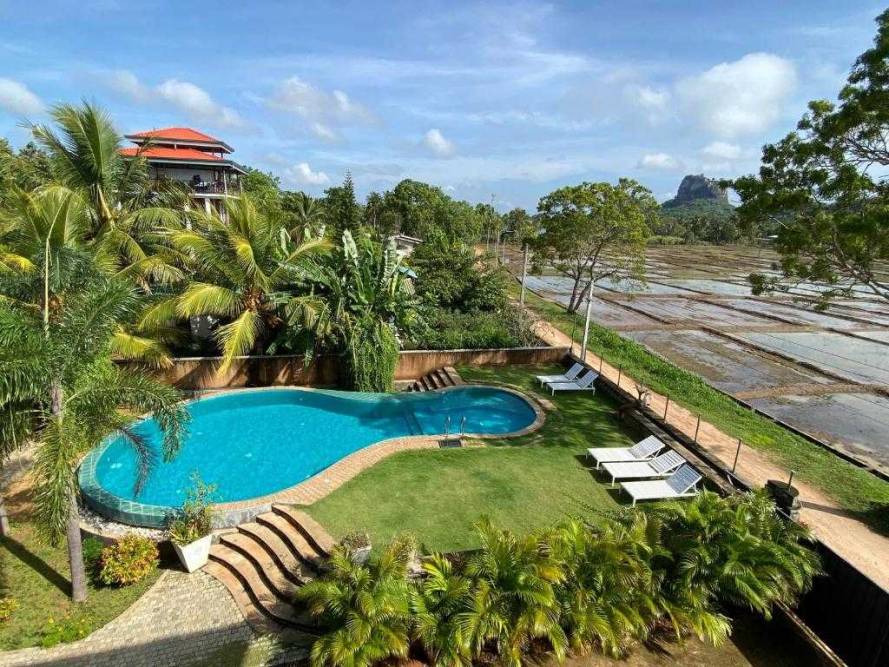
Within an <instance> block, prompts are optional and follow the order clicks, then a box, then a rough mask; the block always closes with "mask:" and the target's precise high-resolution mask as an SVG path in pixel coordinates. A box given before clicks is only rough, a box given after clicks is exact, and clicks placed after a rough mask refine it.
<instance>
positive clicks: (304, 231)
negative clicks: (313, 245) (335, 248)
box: [283, 192, 324, 241]
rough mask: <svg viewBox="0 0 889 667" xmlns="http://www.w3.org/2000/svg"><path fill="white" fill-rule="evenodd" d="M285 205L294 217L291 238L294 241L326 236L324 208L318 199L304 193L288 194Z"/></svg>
mask: <svg viewBox="0 0 889 667" xmlns="http://www.w3.org/2000/svg"><path fill="white" fill-rule="evenodd" d="M283 204H284V208H285V210H287V211H288V212H290V213H291V214H292V217H293V226H292V227H291V228H290V236H291V238H292V239H293V240H294V241H299V240H300V239H306V238H312V237H314V236H324V208H323V207H322V206H321V202H320V201H319V200H318V199H315V198H314V197H311V196H309V195H307V194H306V193H304V192H293V193H292V192H286V193H284V202H283Z"/></svg>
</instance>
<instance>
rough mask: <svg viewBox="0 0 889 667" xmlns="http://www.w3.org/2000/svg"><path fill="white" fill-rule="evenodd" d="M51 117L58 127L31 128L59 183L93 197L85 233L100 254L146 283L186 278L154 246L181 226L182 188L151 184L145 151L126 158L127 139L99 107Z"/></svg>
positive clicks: (69, 108) (64, 109)
mask: <svg viewBox="0 0 889 667" xmlns="http://www.w3.org/2000/svg"><path fill="white" fill-rule="evenodd" d="M50 115H51V116H52V118H53V120H54V121H55V123H56V125H57V129H54V128H52V127H49V126H46V125H32V127H31V130H32V133H33V135H34V138H35V139H36V141H37V142H38V143H39V144H40V145H41V146H42V147H43V148H44V149H45V150H46V151H47V153H48V154H49V158H50V164H51V165H52V170H53V175H54V176H55V178H56V180H57V181H58V182H59V183H60V184H61V185H64V186H65V187H67V188H69V189H71V190H75V191H78V192H81V193H83V195H84V197H85V199H86V201H87V202H88V207H89V210H90V213H91V220H90V226H89V229H88V230H86V232H85V236H86V238H87V239H88V240H89V241H91V242H92V244H93V245H94V251H95V252H96V254H97V257H98V258H99V259H100V260H101V261H103V262H104V263H106V264H107V266H108V267H109V268H111V269H114V270H117V271H126V272H127V273H129V274H130V275H132V276H134V277H137V278H139V279H141V280H142V281H143V282H144V285H146V286H147V284H148V282H149V281H150V282H161V283H170V282H175V281H178V280H181V279H182V275H181V274H180V273H179V272H178V271H177V270H176V269H175V268H174V267H172V266H171V265H170V264H169V263H168V262H166V261H165V260H164V258H163V256H162V254H158V253H157V252H156V248H155V246H156V245H157V242H158V240H159V238H160V236H159V234H160V232H161V231H162V230H164V229H169V228H176V227H181V226H182V222H183V220H182V219H183V213H182V208H183V206H184V205H185V204H187V202H188V199H187V196H186V194H185V191H184V190H183V189H182V188H178V187H175V186H174V185H172V184H168V185H167V186H165V187H158V186H157V185H154V186H151V184H150V183H149V179H148V168H147V164H146V162H145V160H144V159H143V158H142V157H141V151H140V153H137V154H136V155H135V156H133V157H124V156H123V155H121V153H120V148H121V142H122V138H121V136H120V135H119V134H118V133H117V131H116V130H115V129H114V125H113V123H112V122H111V118H110V117H109V116H108V114H107V113H106V112H105V111H103V110H102V109H100V108H99V107H98V106H96V105H94V104H91V103H89V102H83V103H82V104H81V105H80V106H74V105H70V104H61V105H58V106H56V107H54V108H53V109H52V111H51V112H50ZM159 190H160V192H159Z"/></svg>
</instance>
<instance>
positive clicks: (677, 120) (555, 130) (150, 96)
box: [0, 0, 882, 209]
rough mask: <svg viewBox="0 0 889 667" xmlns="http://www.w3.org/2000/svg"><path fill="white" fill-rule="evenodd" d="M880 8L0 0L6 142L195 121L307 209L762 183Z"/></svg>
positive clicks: (867, 39) (838, 79)
mask: <svg viewBox="0 0 889 667" xmlns="http://www.w3.org/2000/svg"><path fill="white" fill-rule="evenodd" d="M881 9H882V7H881V6H880V5H878V4H874V3H872V2H856V1H855V0H846V1H844V2H836V1H835V0H829V1H823V2H822V1H819V0H805V1H798V0H784V1H782V2H774V0H771V1H769V2H761V1H760V0H745V1H744V2H740V1H737V0H731V1H729V2H713V1H712V0H707V1H705V2H697V1H689V0H687V1H683V2H667V1H663V2H656V1H654V0H650V1H648V2H640V1H633V0H619V1H610V0H603V1H600V2H573V3H572V2H565V3H552V4H547V3H536V2H506V3H503V4H497V3H491V2H486V3H479V4H474V3H462V2H423V1H414V2H388V3H374V2H366V1H365V2H345V1H343V2H337V3H311V4H310V3H295V2H286V1H281V2H277V1H276V2H272V1H263V0H255V1H248V2H243V1H242V2H239V3H228V2H220V3H214V4H212V5H207V4H206V3H194V2H192V3H187V2H172V1H170V2H163V1H161V0H155V1H148V0H145V1H142V0H104V1H100V2H89V1H86V0H82V1H80V2H53V1H51V0H45V1H44V2H41V3H39V4H37V5H35V4H33V3H27V2H20V1H19V0H0V135H2V136H6V137H7V138H9V139H10V140H11V141H12V143H13V144H14V145H21V144H22V143H23V142H24V141H26V140H27V132H26V130H25V129H24V128H23V127H22V122H23V120H24V119H30V120H34V121H41V120H44V119H45V117H46V116H45V114H46V110H47V109H48V108H49V107H51V105H53V104H55V103H58V102H76V101H78V100H79V99H81V98H87V99H91V100H95V101H97V102H99V103H100V104H102V105H103V106H105V107H106V108H107V109H108V110H109V112H110V113H111V114H112V115H113V117H114V119H115V121H116V123H117V125H118V127H119V129H120V130H121V131H122V132H124V133H126V132H133V131H139V130H145V129H150V128H156V127H166V126H171V125H186V126H191V127H195V128H197V129H200V130H203V131H205V132H208V133H210V134H213V135H215V136H218V137H219V138H222V139H224V140H226V141H227V142H228V143H229V144H231V145H232V146H233V147H234V148H235V151H236V152H235V154H234V156H233V157H234V158H235V159H237V160H238V161H240V162H241V163H244V164H248V165H250V166H253V167H258V168H261V169H264V170H269V171H272V172H274V173H275V174H277V175H278V176H280V178H281V180H282V183H283V185H284V186H285V187H287V188H292V189H302V190H305V191H307V192H311V193H314V194H319V193H321V192H322V191H323V190H324V188H325V187H328V186H329V185H331V184H333V183H336V182H339V181H341V180H342V178H343V175H344V173H345V171H346V170H351V172H352V175H353V178H354V180H355V182H356V186H357V188H358V191H359V193H360V194H365V193H367V192H368V191H369V190H384V189H387V188H390V187H391V186H392V185H394V184H395V183H397V182H398V181H399V180H401V179H402V178H415V179H419V180H423V181H427V182H430V183H434V184H437V185H439V186H441V187H443V188H445V189H446V190H447V191H448V192H449V193H451V194H452V195H453V196H456V197H460V198H464V199H469V200H471V201H490V200H491V197H492V196H493V197H494V201H495V205H496V206H497V207H498V208H500V209H507V208H510V207H512V206H524V207H527V208H529V209H533V208H534V207H535V206H536V202H537V200H538V198H539V197H540V196H542V195H544V194H546V193H547V192H549V191H551V190H553V189H554V188H556V187H559V186H561V185H566V184H572V183H578V182H581V181H584V180H608V181H615V180H616V179H617V178H619V177H620V176H629V177H632V178H635V179H637V180H639V181H640V182H642V183H643V184H644V185H646V186H648V187H649V188H651V190H652V191H653V192H654V193H655V195H656V196H657V197H658V198H659V199H665V198H667V197H668V196H670V194H671V193H672V192H675V189H676V186H677V185H678V182H679V180H680V179H681V177H682V175H683V174H686V173H700V172H703V173H705V174H707V175H708V176H713V177H730V176H735V175H738V174H741V173H747V172H750V171H753V170H755V169H756V167H757V164H758V157H759V149H760V147H761V146H762V144H763V143H765V142H768V141H773V140H775V139H777V138H779V137H781V136H782V135H783V134H784V133H786V132H787V131H788V130H789V129H790V128H792V126H793V125H794V124H795V122H796V120H797V119H798V118H799V116H800V115H801V113H802V112H803V111H804V110H805V105H806V102H807V100H809V99H813V98H831V99H832V98H834V97H835V96H836V93H837V92H838V90H839V88H840V86H841V85H842V83H843V81H844V79H845V76H846V74H847V72H848V68H849V66H850V65H851V63H852V62H853V61H854V59H855V57H856V56H857V55H858V54H859V53H860V52H861V51H863V50H864V49H866V48H868V47H869V45H870V43H871V40H872V38H873V34H874V30H875V28H874V23H873V18H874V17H875V16H876V15H877V14H878V13H879V12H880V11H881Z"/></svg>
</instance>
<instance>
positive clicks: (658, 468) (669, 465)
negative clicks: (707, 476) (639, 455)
mask: <svg viewBox="0 0 889 667" xmlns="http://www.w3.org/2000/svg"><path fill="white" fill-rule="evenodd" d="M683 463H685V459H684V458H682V456H680V454H679V452H674V451H673V450H670V451H668V452H665V453H664V454H661V455H660V456H657V457H655V458H653V459H651V460H650V461H608V462H606V463H603V464H602V467H603V468H605V472H607V473H608V474H609V475H611V486H614V483H615V482H616V481H617V480H619V479H654V478H656V477H666V476H667V475H669V474H670V473H671V472H673V471H674V470H676V468H678V467H679V466H681V465H682V464H683Z"/></svg>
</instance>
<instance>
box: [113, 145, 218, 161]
mask: <svg viewBox="0 0 889 667" xmlns="http://www.w3.org/2000/svg"><path fill="white" fill-rule="evenodd" d="M139 151H140V147H138V146H131V147H129V148H121V149H120V154H121V155H123V156H125V157H133V156H135V155H136V154H137V153H139ZM141 155H142V157H144V158H146V159H148V160H150V159H156V160H184V161H191V162H228V160H225V159H223V158H221V157H219V156H218V155H214V154H213V153H207V152H205V151H199V150H198V149H196V148H166V147H164V146H151V147H150V148H146V149H144V150H142V152H141Z"/></svg>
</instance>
